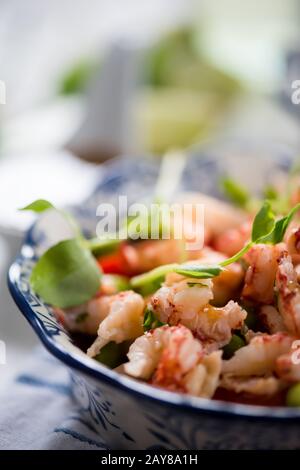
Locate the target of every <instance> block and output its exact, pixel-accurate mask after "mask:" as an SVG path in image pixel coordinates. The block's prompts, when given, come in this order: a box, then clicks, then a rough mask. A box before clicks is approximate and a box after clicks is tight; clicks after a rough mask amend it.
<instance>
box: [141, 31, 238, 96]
mask: <svg viewBox="0 0 300 470" xmlns="http://www.w3.org/2000/svg"><path fill="white" fill-rule="evenodd" d="M145 77H146V83H148V84H149V85H150V86H152V87H162V86H174V87H181V88H187V89H190V90H197V91H202V92H203V91H207V92H213V93H216V94H219V95H223V97H224V98H228V97H230V96H231V95H232V94H234V93H236V92H237V91H238V90H240V88H241V87H240V83H239V81H238V80H236V79H235V78H234V77H232V76H231V75H229V74H228V73H226V72H224V71H222V70H219V69H218V68H216V67H214V66H213V65H212V64H210V63H209V61H208V60H207V59H206V58H205V57H204V54H203V53H202V52H201V39H200V36H199V32H198V31H197V30H195V29H194V28H193V27H185V28H182V29H179V30H177V31H174V32H171V33H170V34H168V35H167V36H166V37H164V38H162V39H161V41H160V42H159V43H158V44H157V45H156V46H154V47H153V48H152V49H151V50H150V51H149V54H148V57H147V58H146V65H145Z"/></svg>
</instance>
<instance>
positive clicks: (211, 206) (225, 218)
mask: <svg viewBox="0 0 300 470" xmlns="http://www.w3.org/2000/svg"><path fill="white" fill-rule="evenodd" d="M180 202H182V203H187V204H194V205H195V204H203V207H204V221H205V231H208V232H209V235H211V236H212V237H215V236H217V235H220V234H221V233H223V232H224V231H226V230H228V229H230V228H235V227H239V226H240V225H241V224H242V223H244V222H246V221H247V219H248V217H249V216H248V214H247V213H246V212H244V211H242V210H241V209H237V208H236V207H234V206H232V205H231V204H229V203H227V202H224V201H221V200H219V199H216V198H213V197H211V196H207V195H206V194H200V193H184V194H183V195H181V196H180ZM216 221H217V223H216Z"/></svg>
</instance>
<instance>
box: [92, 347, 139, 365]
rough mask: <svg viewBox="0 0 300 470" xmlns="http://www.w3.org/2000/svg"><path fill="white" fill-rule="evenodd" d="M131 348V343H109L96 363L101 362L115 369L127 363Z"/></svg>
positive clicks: (97, 357)
mask: <svg viewBox="0 0 300 470" xmlns="http://www.w3.org/2000/svg"><path fill="white" fill-rule="evenodd" d="M129 346H130V342H129V341H124V342H123V343H120V344H117V343H114V342H110V343H108V344H107V345H106V346H104V347H103V348H102V349H101V351H100V353H99V354H97V356H96V357H95V359H96V361H98V362H101V364H104V365H105V366H107V367H110V368H111V369H114V368H115V367H118V366H120V365H121V364H123V363H124V362H127V356H126V354H127V352H128V349H129Z"/></svg>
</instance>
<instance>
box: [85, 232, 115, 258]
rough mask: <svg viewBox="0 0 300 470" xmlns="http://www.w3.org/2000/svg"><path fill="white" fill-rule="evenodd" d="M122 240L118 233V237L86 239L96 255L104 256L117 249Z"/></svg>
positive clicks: (88, 246) (89, 247)
mask: <svg viewBox="0 0 300 470" xmlns="http://www.w3.org/2000/svg"><path fill="white" fill-rule="evenodd" d="M121 242H122V240H120V239H119V238H118V236H117V235H116V238H107V239H100V238H91V239H90V240H86V247H87V248H88V249H89V250H90V251H91V252H92V253H93V254H94V255H95V256H103V255H107V254H109V253H113V252H114V251H117V249H118V247H119V246H120V243H121Z"/></svg>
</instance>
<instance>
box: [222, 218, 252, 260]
mask: <svg viewBox="0 0 300 470" xmlns="http://www.w3.org/2000/svg"><path fill="white" fill-rule="evenodd" d="M251 230H252V221H251V220H247V221H246V222H244V223H243V224H241V225H240V226H239V227H236V228H229V229H228V230H225V231H224V232H222V233H221V234H220V235H218V236H217V237H216V238H215V239H214V241H213V247H214V248H215V249H216V250H217V251H220V252H221V253H224V254H225V255H227V256H233V255H234V254H235V253H237V252H238V251H240V250H241V249H242V248H243V246H244V245H245V244H246V243H247V242H248V241H249V240H250V237H251Z"/></svg>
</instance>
